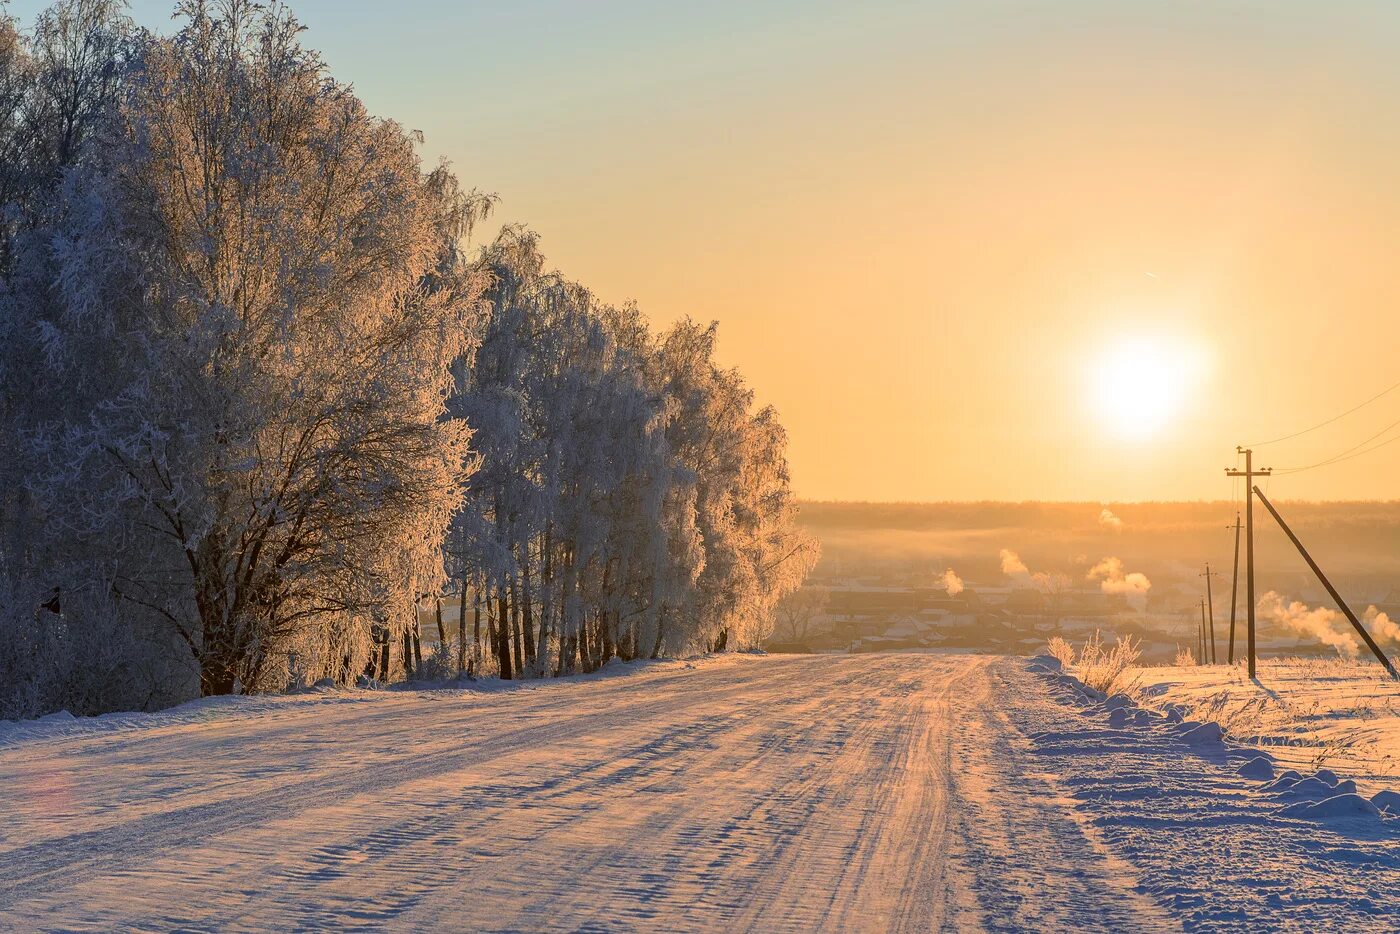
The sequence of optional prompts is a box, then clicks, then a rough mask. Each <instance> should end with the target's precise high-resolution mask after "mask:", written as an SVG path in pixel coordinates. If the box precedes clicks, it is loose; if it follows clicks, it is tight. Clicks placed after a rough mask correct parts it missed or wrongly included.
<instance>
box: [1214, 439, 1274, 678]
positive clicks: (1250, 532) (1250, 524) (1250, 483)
mask: <svg viewBox="0 0 1400 934" xmlns="http://www.w3.org/2000/svg"><path fill="white" fill-rule="evenodd" d="M1235 450H1236V451H1238V452H1239V453H1240V454H1243V455H1244V470H1234V469H1230V468H1226V470H1225V476H1227V477H1244V566H1245V576H1244V598H1245V600H1246V601H1247V604H1248V605H1247V607H1246V609H1247V611H1248V613H1247V619H1248V622H1249V629H1248V633H1247V641H1248V648H1249V676H1250V677H1251V678H1253V677H1255V676H1256V674H1257V671H1256V666H1255V661H1256V659H1255V654H1254V489H1255V487H1254V478H1255V477H1269V476H1272V475H1273V470H1272V469H1268V468H1265V469H1263V470H1255V469H1254V451H1252V450H1249V449H1247V448H1236V449H1235Z"/></svg>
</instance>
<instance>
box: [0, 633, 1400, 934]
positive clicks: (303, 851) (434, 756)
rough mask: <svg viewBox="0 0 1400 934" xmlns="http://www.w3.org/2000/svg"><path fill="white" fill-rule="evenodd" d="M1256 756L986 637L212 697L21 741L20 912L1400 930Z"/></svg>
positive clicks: (53, 926)
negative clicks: (481, 680) (404, 685)
mask: <svg viewBox="0 0 1400 934" xmlns="http://www.w3.org/2000/svg"><path fill="white" fill-rule="evenodd" d="M47 727H48V725H46V728H47ZM56 733H57V734H61V735H54V734H56ZM1239 761H1242V760H1238V759H1236V758H1232V757H1231V756H1230V755H1229V754H1227V753H1226V752H1224V751H1223V750H1221V751H1219V752H1218V753H1217V752H1213V751H1211V750H1205V751H1199V750H1196V751H1192V750H1189V749H1187V747H1185V746H1183V745H1182V744H1181V743H1180V741H1179V740H1177V739H1176V738H1175V734H1171V733H1170V732H1169V731H1167V730H1164V729H1157V728H1152V727H1143V728H1141V729H1137V730H1126V729H1115V728H1112V727H1110V725H1109V722H1108V714H1107V713H1106V712H1104V711H1101V710H1098V709H1097V708H1092V707H1090V708H1085V707H1084V706H1083V705H1082V704H1079V703H1075V702H1074V701H1073V700H1072V699H1070V698H1069V697H1068V696H1067V695H1066V692H1065V691H1064V690H1063V689H1062V688H1058V687H1056V686H1055V685H1054V684H1052V683H1051V682H1049V681H1047V680H1046V679H1044V678H1042V677H1040V676H1038V675H1036V674H1033V673H1031V672H1030V671H1028V670H1027V666H1026V664H1025V662H1024V661H1021V660H1013V659H994V658H987V657H977V656H939V655H875V656H869V655H867V656H849V657H848V656H839V657H787V658H780V657H769V658H751V657H737V658H734V657H730V658H722V659H712V660H703V661H701V662H700V663H698V664H697V665H695V666H688V665H682V664H679V663H673V664H665V665H659V666H655V667H651V668H647V669H644V670H642V671H640V672H636V673H633V674H630V675H628V676H626V677H612V678H595V679H582V680H577V681H570V682H564V683H554V684H541V685H531V686H527V687H523V688H519V689H515V690H501V691H498V692H488V693H482V692H475V691H437V692H428V691H424V692H382V693H372V694H370V693H360V692H351V693H346V694H336V695H328V696H310V697H292V698H268V699H257V700H242V701H238V702H230V703H223V704H213V705H205V706H201V707H193V708H191V707H187V708H181V709H178V710H176V711H172V712H168V713H166V714H161V715H157V716H154V717H141V718H114V719H111V720H106V719H104V720H97V721H91V722H89V723H81V722H80V723H79V724H77V725H73V726H70V727H59V728H53V729H48V731H47V733H45V732H43V731H42V730H41V735H39V736H31V737H25V736H24V735H23V734H22V733H21V732H16V733H14V734H12V735H11V736H10V737H9V738H8V739H5V738H4V737H3V735H0V788H4V789H5V798H4V801H5V804H4V808H3V815H2V816H3V818H4V819H3V821H0V928H4V929H7V930H114V929H120V930H133V929H134V930H170V929H197V930H231V931H244V930H258V931H262V930H278V931H281V930H328V929H336V930H339V929H382V928H388V929H395V930H430V929H440V930H541V929H545V930H580V929H583V930H639V929H641V930H666V931H671V930H691V929H720V930H736V929H738V930H761V931H770V930H813V929H820V930H842V931H848V930H940V929H947V930H979V929H991V930H1025V929H1035V930H1065V929H1071V928H1079V929H1086V930H1116V931H1123V930H1133V931H1152V930H1180V929H1181V928H1182V927H1183V926H1186V927H1193V928H1195V927H1203V928H1209V929H1217V928H1220V929H1239V930H1245V929H1253V930H1258V929H1260V928H1261V927H1265V928H1272V927H1280V928H1286V929H1287V928H1291V929H1295V930H1321V929H1327V930H1333V929H1348V928H1353V929H1357V930H1393V929H1396V927H1397V926H1400V896H1396V895H1394V894H1393V893H1395V892H1397V891H1400V850H1397V846H1400V843H1397V839H1400V835H1397V834H1396V833H1394V830H1393V825H1391V824H1389V823H1384V822H1380V821H1375V822H1372V823H1370V824H1367V825H1365V827H1360V826H1359V825H1358V827H1355V828H1352V827H1341V828H1338V827H1336V826H1332V827H1322V828H1319V827H1317V826H1315V825H1313V824H1308V823H1306V822H1299V821H1289V820H1285V819H1279V818H1277V817H1276V816H1275V812H1276V811H1277V809H1278V807H1277V805H1276V804H1275V803H1274V802H1271V801H1269V800H1266V799H1265V798H1264V796H1262V795H1261V794H1260V793H1259V791H1258V787H1259V783H1258V782H1251V781H1249V780H1246V779H1244V778H1241V777H1239V776H1236V775H1235V774H1234V769H1235V767H1236V766H1237V765H1238V762H1239Z"/></svg>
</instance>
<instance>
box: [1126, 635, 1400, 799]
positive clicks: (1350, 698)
mask: <svg viewBox="0 0 1400 934" xmlns="http://www.w3.org/2000/svg"><path fill="white" fill-rule="evenodd" d="M1258 671H1259V678H1258V681H1257V682H1251V681H1250V680H1249V676H1248V674H1247V672H1246V670H1245V668H1244V665H1243V663H1240V664H1237V665H1234V666H1229V665H1193V666H1163V667H1153V668H1136V669H1133V671H1132V672H1131V673H1129V674H1128V675H1126V677H1127V678H1128V679H1129V680H1131V681H1132V682H1134V683H1135V691H1134V693H1136V694H1137V695H1138V696H1139V698H1140V699H1141V700H1142V701H1143V702H1145V703H1147V704H1150V705H1153V706H1157V707H1165V706H1168V705H1172V704H1175V705H1178V706H1179V707H1181V708H1182V712H1183V713H1184V714H1185V716H1186V717H1187V718H1188V719H1191V720H1200V721H1203V722H1204V721H1214V722H1216V723H1219V724H1220V725H1221V726H1222V727H1224V728H1225V731H1226V732H1227V733H1228V734H1230V735H1231V736H1232V738H1234V739H1235V740H1236V741H1239V742H1244V743H1253V744H1257V745H1260V746H1265V747H1267V748H1268V750H1269V752H1271V753H1272V754H1273V755H1274V756H1275V758H1277V759H1278V760H1279V762H1281V763H1284V764H1287V765H1289V766H1291V767H1294V768H1300V769H1318V768H1322V767H1324V766H1325V767H1327V768H1331V769H1333V770H1335V771H1337V772H1340V773H1343V774H1344V775H1346V776H1347V777H1349V778H1354V779H1356V780H1357V782H1358V783H1364V784H1377V783H1382V782H1383V783H1386V784H1390V783H1391V782H1390V780H1391V779H1393V778H1395V777H1396V776H1397V775H1400V682H1396V681H1393V680H1391V678H1390V677H1389V676H1388V675H1386V673H1385V671H1384V670H1383V669H1382V668H1381V667H1380V666H1379V665H1375V664H1371V663H1365V662H1358V661H1352V660H1347V659H1302V658H1287V659H1276V660H1273V659H1271V660H1264V661H1261V662H1260V663H1259V666H1258Z"/></svg>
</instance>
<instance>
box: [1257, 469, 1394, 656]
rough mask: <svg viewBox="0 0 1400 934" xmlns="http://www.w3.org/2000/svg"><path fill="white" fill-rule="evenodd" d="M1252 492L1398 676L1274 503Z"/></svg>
mask: <svg viewBox="0 0 1400 934" xmlns="http://www.w3.org/2000/svg"><path fill="white" fill-rule="evenodd" d="M1254 494H1255V495H1256V496H1258V497H1259V502H1261V503H1263V504H1264V508H1265V509H1267V510H1269V514H1270V515H1271V516H1273V517H1274V521H1276V522H1277V523H1278V525H1279V528H1281V529H1283V534H1285V535H1287V536H1288V540H1289V541H1290V542H1292V543H1293V547H1294V548H1297V549H1298V554H1300V555H1302V556H1303V560H1304V561H1306V562H1307V563H1308V567H1309V568H1311V569H1312V572H1313V573H1314V574H1316V575H1317V579H1318V580H1319V581H1321V583H1322V586H1323V587H1325V588H1326V589H1327V593H1328V594H1330V595H1331V597H1332V599H1333V600H1334V601H1336V603H1337V607H1338V608H1339V609H1340V610H1341V611H1342V612H1343V613H1344V614H1346V618H1347V622H1349V623H1351V625H1352V628H1353V629H1355V630H1356V634H1357V635H1359V636H1360V637H1361V638H1362V639H1363V640H1364V641H1365V643H1366V647H1367V648H1368V649H1370V650H1371V654H1372V655H1374V656H1376V661H1378V662H1380V663H1381V664H1382V665H1383V666H1385V670H1386V671H1388V672H1390V676H1391V677H1392V678H1400V673H1397V672H1396V670H1395V666H1394V665H1392V664H1391V663H1390V659H1388V658H1386V657H1385V653H1384V652H1382V651H1381V647H1380V646H1378V645H1376V640H1375V639H1372V638H1371V634H1370V633H1369V632H1367V631H1366V627H1365V626H1363V625H1361V620H1359V619H1357V618H1356V614H1355V613H1353V612H1352V611H1351V607H1350V606H1348V605H1347V602H1346V601H1345V600H1343V599H1342V595H1341V594H1339V593H1337V588H1336V587H1333V586H1332V582H1331V581H1330V580H1328V579H1327V575H1326V574H1323V573H1322V568H1320V567H1318V566H1317V562H1316V561H1314V560H1313V557H1312V555H1310V554H1308V550H1307V549H1306V548H1304V547H1303V543H1302V542H1300V541H1298V536H1296V535H1294V534H1293V530H1292V529H1291V528H1289V527H1288V523H1287V522H1284V521H1283V516H1281V515H1279V514H1278V510H1277V509H1275V508H1274V504H1273V503H1271V502H1269V498H1268V497H1267V496H1265V495H1264V494H1263V493H1261V492H1259V488H1258V487H1255V488H1254Z"/></svg>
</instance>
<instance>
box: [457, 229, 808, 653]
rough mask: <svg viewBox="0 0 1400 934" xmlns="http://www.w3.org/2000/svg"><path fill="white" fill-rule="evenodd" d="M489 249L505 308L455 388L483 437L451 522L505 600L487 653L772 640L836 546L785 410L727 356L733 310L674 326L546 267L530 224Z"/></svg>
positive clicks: (461, 412) (463, 561)
mask: <svg viewBox="0 0 1400 934" xmlns="http://www.w3.org/2000/svg"><path fill="white" fill-rule="evenodd" d="M482 263H483V265H484V266H485V267H486V268H487V269H488V270H489V273H490V275H491V278H492V282H493V286H492V288H491V290H490V293H489V297H490V312H489V314H488V318H487V322H486V324H485V327H484V330H483V334H482V339H481V343H480V346H479V348H477V350H476V351H475V353H474V355H473V356H472V357H471V358H470V359H469V360H467V361H464V363H463V365H462V366H461V367H460V370H459V373H460V376H461V378H460V379H459V385H458V391H457V393H456V394H455V396H454V399H453V401H452V404H451V407H452V411H453V414H454V415H456V416H457V417H459V418H461V419H464V420H465V421H467V422H468V423H469V424H470V425H472V427H473V429H474V430H475V431H476V445H477V449H478V450H479V452H480V453H481V456H482V468H481V470H480V471H479V472H478V473H477V474H476V475H475V476H474V477H473V479H472V482H471V484H470V486H469V489H468V491H467V496H466V502H465V508H464V510H463V512H462V513H461V514H460V515H459V517H458V519H457V521H456V525H455V528H454V531H453V535H452V536H450V538H449V551H450V552H451V553H452V555H453V556H454V560H455V561H456V562H457V564H456V566H458V567H460V568H461V571H460V572H459V573H458V575H457V577H459V579H460V582H461V583H460V585H459V592H461V593H463V594H465V593H466V592H467V589H468V587H471V588H472V591H473V594H472V597H471V599H472V600H473V602H474V614H476V613H478V612H481V611H484V614H485V620H486V630H485V639H486V642H487V645H486V646H485V649H484V650H482V649H480V648H478V647H477V646H476V645H475V643H474V646H473V652H472V657H473V658H487V659H490V660H492V662H491V664H492V666H493V667H494V668H495V669H496V670H498V671H499V672H500V673H501V674H502V675H503V676H507V677H509V676H511V674H512V673H513V672H519V671H525V672H526V673H535V674H542V673H548V672H551V671H553V672H561V673H562V672H569V671H574V670H578V669H583V670H590V669H592V668H595V667H597V666H598V665H601V664H602V663H604V662H605V661H606V660H607V659H608V658H611V657H614V656H616V657H620V658H624V659H626V658H636V657H646V656H653V657H654V656H657V655H660V654H663V653H666V652H681V651H688V650H704V649H723V648H726V647H734V646H741V645H750V644H754V643H756V642H758V641H760V640H761V639H762V638H764V637H765V636H766V635H767V632H768V631H769V629H770V628H771V626H772V615H773V606H774V604H775V602H776V601H777V600H778V599H779V598H781V597H782V596H783V595H785V594H786V593H788V592H790V591H791V590H792V589H795V587H796V586H798V585H799V584H800V582H801V580H802V579H803V577H805V575H806V572H807V571H808V570H809V569H810V567H811V564H812V562H813V560H814V559H815V554H816V551H815V545H814V543H813V542H812V541H811V540H810V539H808V538H807V537H805V536H804V535H802V534H800V533H799V532H797V531H796V527H795V524H794V522H793V518H794V512H793V506H792V503H791V501H790V493H789V491H788V480H787V470H786V462H785V460H784V454H783V450H784V446H785V440H786V439H785V436H784V435H783V433H782V429H781V427H780V426H779V425H778V423H777V420H776V417H775V416H774V414H773V413H772V411H771V410H763V411H759V412H754V411H753V406H752V396H751V394H750V393H749V392H748V390H747V389H745V388H744V386H743V383H742V380H740V379H739V377H738V375H737V374H735V373H733V372H730V371H725V370H722V369H720V368H719V367H717V366H716V365H715V364H714V363H713V360H712V352H713V346H714V329H713V328H701V327H698V326H696V325H693V324H691V323H689V322H685V323H683V324H681V325H679V326H678V327H677V328H675V329H673V330H672V331H671V332H668V333H667V334H665V335H663V336H661V337H660V338H657V337H655V336H654V335H652V334H651V332H650V331H649V329H648V328H647V327H646V325H645V323H644V321H643V320H642V318H641V315H640V313H639V312H638V311H637V310H636V309H635V308H633V307H630V306H629V307H622V308H617V307H612V306H607V305H605V304H602V303H600V302H598V301H597V300H596V298H595V297H594V296H593V295H592V293H590V292H589V291H588V290H587V289H585V288H583V287H581V286H579V285H577V284H575V283H571V282H568V281H567V280H564V279H562V278H561V277H560V276H558V275H557V274H555V273H550V272H546V271H545V266H544V261H543V258H542V257H541V256H540V254H539V252H538V244H537V242H536V238H535V237H534V235H533V234H531V233H530V232H528V231H524V230H519V229H514V228H511V229H507V230H506V231H505V232H504V233H503V235H502V237H501V238H500V239H499V240H498V241H497V242H496V243H495V244H494V245H493V246H492V247H491V248H490V249H488V250H487V251H486V252H485V253H484V255H483V258H482ZM464 605H465V604H464ZM474 618H475V616H474Z"/></svg>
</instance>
